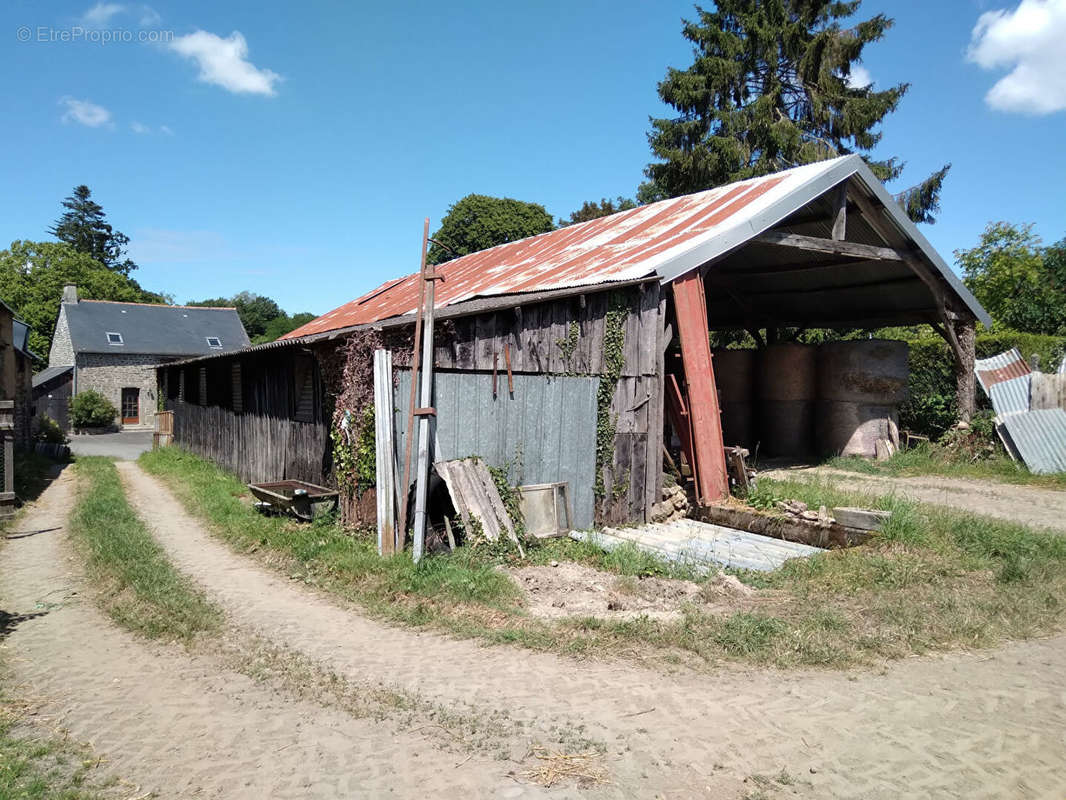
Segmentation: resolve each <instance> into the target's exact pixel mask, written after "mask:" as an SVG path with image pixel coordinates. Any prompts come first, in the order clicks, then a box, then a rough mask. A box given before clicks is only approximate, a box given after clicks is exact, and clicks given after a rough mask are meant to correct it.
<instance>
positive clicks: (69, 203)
mask: <svg viewBox="0 0 1066 800" xmlns="http://www.w3.org/2000/svg"><path fill="white" fill-rule="evenodd" d="M91 198H92V192H91V191H90V190H89V187H88V186H84V185H82V186H75V187H74V193H73V194H72V195H70V197H68V198H67V199H66V200H64V201H63V208H65V209H66V211H65V212H63V215H62V216H60V218H59V219H57V220H56V221H55V224H54V225H53V226H52V227H51V228H49V229H48V232H49V233H50V234H52V235H53V236H55V237H56V238H57V239H59V241H61V242H66V243H67V244H69V245H70V246H71V247H73V248H74V249H75V250H77V251H78V252H79V253H85V254H87V255H89V256H91V257H92V258H95V259H96V260H97V261H99V262H100V263H101V264H103V265H104V266H105V267H107V268H108V269H109V270H111V271H112V272H118V273H120V274H122V275H129V274H130V272H132V271H133V270H135V269H137V265H136V264H134V263H133V261H132V260H130V259H129V258H127V257H126V245H127V244H129V241H130V239H129V237H128V236H126V234H124V233H122V232H121V231H116V230H114V229H113V228H112V227H111V225H110V224H109V223H108V221H107V215H106V214H104V209H103V207H102V206H101V205H100V204H99V203H97V202H96V201H94V200H92V199H91Z"/></svg>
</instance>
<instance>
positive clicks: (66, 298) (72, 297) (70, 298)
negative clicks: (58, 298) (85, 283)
mask: <svg viewBox="0 0 1066 800" xmlns="http://www.w3.org/2000/svg"><path fill="white" fill-rule="evenodd" d="M63 302H64V303H76V302H78V287H77V286H75V285H74V284H73V283H68V284H67V285H66V286H64V287H63Z"/></svg>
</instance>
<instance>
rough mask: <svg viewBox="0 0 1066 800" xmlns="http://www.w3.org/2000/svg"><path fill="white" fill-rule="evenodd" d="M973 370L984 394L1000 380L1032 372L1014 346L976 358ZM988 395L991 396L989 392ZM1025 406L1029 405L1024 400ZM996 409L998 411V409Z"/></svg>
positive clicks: (1007, 379)
mask: <svg viewBox="0 0 1066 800" xmlns="http://www.w3.org/2000/svg"><path fill="white" fill-rule="evenodd" d="M973 371H974V373H975V374H976V375H977V382H978V383H980V384H981V388H982V389H984V390H985V394H989V389H990V388H991V387H992V386H995V385H996V384H997V383H999V382H1001V381H1009V380H1011V379H1012V378H1020V377H1022V376H1023V375H1029V374H1030V373H1031V372H1032V370H1031V369H1030V368H1029V364H1028V363H1027V362H1026V360H1025V359H1024V358H1022V354H1021V353H1019V352H1018V348H1016V347H1012V348H1011V349H1010V350H1008V351H1007V352H1005V353H1000V354H999V355H995V356H990V357H989V358H979V359H977V361H975V362H974V368H973ZM989 397H991V395H990V394H989ZM1025 407H1026V408H1028V407H1029V404H1028V402H1026V406H1025ZM996 410H997V411H998V410H999V409H996Z"/></svg>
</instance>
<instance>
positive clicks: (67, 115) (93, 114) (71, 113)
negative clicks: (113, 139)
mask: <svg viewBox="0 0 1066 800" xmlns="http://www.w3.org/2000/svg"><path fill="white" fill-rule="evenodd" d="M59 105H61V106H63V107H64V108H66V111H64V112H63V117H62V119H63V122H76V123H78V124H79V125H84V126H86V127H87V128H100V127H108V128H113V127H114V124H113V123H112V122H111V112H110V111H108V110H107V109H106V108H104V107H103V106H98V105H96V103H93V102H90V101H89V100H75V99H74V98H73V97H63V98H60V100H59Z"/></svg>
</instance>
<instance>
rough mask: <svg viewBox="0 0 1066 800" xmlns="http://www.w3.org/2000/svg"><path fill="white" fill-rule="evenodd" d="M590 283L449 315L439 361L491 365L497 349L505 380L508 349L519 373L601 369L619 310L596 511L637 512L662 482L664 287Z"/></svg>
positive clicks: (613, 517) (466, 366)
mask: <svg viewBox="0 0 1066 800" xmlns="http://www.w3.org/2000/svg"><path fill="white" fill-rule="evenodd" d="M589 289H590V293H589V294H587V295H582V296H574V297H568V298H563V299H560V300H555V301H550V302H546V303H539V304H537V305H532V306H528V307H518V308H515V309H507V310H503V311H495V312H488V313H484V314H478V315H475V316H470V317H463V318H459V319H455V320H451V321H450V323H449V325H448V326H447V327H446V328H444V330H445V331H446V333H444V334H443V335H442V336H439V337H438V339H437V346H436V362H437V363H436V366H437V368H438V369H457V370H478V371H491V370H492V368H493V355H494V354H495V355H496V365H497V368H498V370H499V373H500V375H501V380H503V381H506V368H505V358H504V355H505V349H507V350H508V351H509V352H510V357H511V368H512V370H513V371H514V372H516V373H532V374H544V373H550V374H557V375H591V376H599V375H601V374H602V373H603V372H604V370H605V368H606V365H605V355H606V354H605V348H604V337H605V334H606V332H607V330H608V327H609V326H610V324H611V319H612V315H611V311H612V308H614V310H615V311H616V312H618V311H620V312H621V316H622V324H623V325H624V331H625V335H624V339H623V354H624V358H623V362H622V369H621V376H620V378H619V380H618V383H617V386H616V387H615V392H614V396H613V398H612V402H611V407H610V415H611V418H612V419H614V420H615V421H616V425H617V427H616V430H615V437H614V461H613V463H612V464H610V465H608V469H607V470H606V472H605V474H604V476H603V481H602V483H603V486H604V492H603V495H602V497H601V499H600V501H599V502H598V503H597V509H596V521H597V522H598V523H603V524H606V523H619V522H632V521H643V520H644V519H645V518H646V514H647V512H648V511H649V510H650V508H651V506H652V505H653V504H655V503H656V502H658V499H659V496H660V493H661V490H662V455H661V454H662V441H663V382H662V378H661V376H662V375H663V348H664V346H665V342H663V341H662V335H663V329H664V327H665V315H666V302H665V295H664V293H663V292H662V291H661V288H660V286H659V284H658V283H656V282H650V283H646V284H642V285H640V286H633V287H626V288H624V289H618V290H611V289H610V287H608V286H595V287H589ZM612 304H613V305H612ZM398 363H402V362H398Z"/></svg>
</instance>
